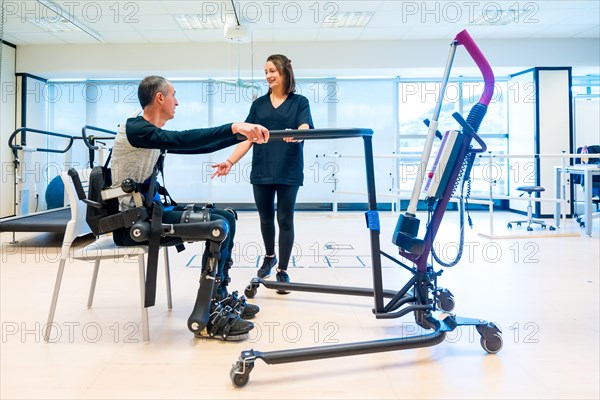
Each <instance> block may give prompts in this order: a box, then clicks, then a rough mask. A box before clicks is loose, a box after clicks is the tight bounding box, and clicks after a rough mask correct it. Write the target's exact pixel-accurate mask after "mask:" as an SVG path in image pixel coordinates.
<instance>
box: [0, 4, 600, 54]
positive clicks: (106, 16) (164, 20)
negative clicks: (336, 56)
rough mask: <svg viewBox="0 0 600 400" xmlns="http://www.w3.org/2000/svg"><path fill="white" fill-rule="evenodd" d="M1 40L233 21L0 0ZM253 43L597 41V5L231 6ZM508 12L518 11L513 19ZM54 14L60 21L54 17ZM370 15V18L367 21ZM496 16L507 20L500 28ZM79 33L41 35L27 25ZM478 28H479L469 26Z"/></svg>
mask: <svg viewBox="0 0 600 400" xmlns="http://www.w3.org/2000/svg"><path fill="white" fill-rule="evenodd" d="M0 3H2V4H3V11H4V21H5V23H4V24H3V26H2V29H0V34H3V40H5V41H7V42H10V43H12V44H15V45H31V44H88V43H89V44H97V43H118V44H123V43H199V42H220V41H223V40H225V38H224V29H223V28H214V29H202V30H189V29H183V28H182V27H181V26H180V25H179V24H178V23H177V21H176V19H175V17H176V16H177V15H181V14H188V15H200V16H204V17H199V18H205V17H206V16H208V15H211V16H217V17H218V18H219V19H223V20H224V19H225V18H226V15H229V17H228V18H231V17H232V16H233V8H232V5H231V2H230V1H229V0H213V1H192V0H187V1H168V0H137V1H132V0H127V1H116V0H110V1H84V0H78V1H73V0H69V1H46V0H39V1H32V0H0ZM235 4H236V12H237V15H238V17H239V20H240V23H241V25H243V26H247V27H248V28H249V30H250V32H251V34H252V40H253V41H254V42H268V41H283V42H289V41H306V42H310V41H357V40H419V39H447V38H448V37H453V36H454V34H456V32H457V28H460V29H462V28H465V27H466V28H468V29H469V32H470V33H471V34H472V35H476V36H477V37H478V38H493V39H503V38H513V39H514V38H527V39H538V38H539V39H542V38H543V39H549V38H567V39H571V38H572V39H581V38H596V39H600V21H599V20H600V1H598V0H591V1H554V0H546V1H544V0H541V1H540V0H538V1H522V2H520V1H514V0H511V1H489V2H488V1H481V2H479V1H391V0H387V1H386V0H383V1H365V0H363V1H316V0H307V1H304V0H301V1H299V0H296V1H277V0H253V1H245V0H239V1H235ZM511 9H513V10H514V9H518V10H520V11H521V13H520V14H519V15H515V14H514V11H509V10H511ZM336 12H363V13H364V12H369V13H370V14H369V15H370V20H369V22H368V24H367V25H366V26H365V27H342V28H330V27H324V26H323V21H324V20H325V18H326V17H328V16H329V17H330V16H332V15H333V13H336ZM57 13H59V14H62V17H61V16H59V15H58V14H57ZM371 13H372V14H371ZM501 16H505V17H506V16H508V17H509V18H508V20H507V21H506V22H507V23H506V24H503V21H502V20H501V18H500V17H501ZM61 19H62V20H63V25H72V24H71V23H70V22H66V23H65V21H64V20H68V21H72V22H73V23H75V24H77V25H79V26H80V28H82V29H84V30H86V31H87V33H86V32H84V31H81V30H77V31H70V32H62V31H58V32H49V31H47V30H45V29H44V28H42V27H40V26H38V25H36V24H34V22H36V21H38V22H39V21H42V22H47V23H49V24H50V25H52V24H56V23H57V22H60V20H61ZM478 20H480V21H481V22H483V23H484V24H483V25H477V24H476V22H477V21H478Z"/></svg>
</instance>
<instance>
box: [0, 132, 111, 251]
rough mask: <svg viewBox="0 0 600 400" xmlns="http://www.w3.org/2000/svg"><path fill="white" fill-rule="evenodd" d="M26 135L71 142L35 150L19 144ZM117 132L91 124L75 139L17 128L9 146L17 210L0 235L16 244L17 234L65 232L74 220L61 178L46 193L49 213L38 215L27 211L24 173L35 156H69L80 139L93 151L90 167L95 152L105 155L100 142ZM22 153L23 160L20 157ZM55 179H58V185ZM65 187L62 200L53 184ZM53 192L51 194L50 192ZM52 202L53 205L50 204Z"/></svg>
mask: <svg viewBox="0 0 600 400" xmlns="http://www.w3.org/2000/svg"><path fill="white" fill-rule="evenodd" d="M87 131H98V132H101V133H104V134H110V135H111V136H109V135H105V136H94V135H89V134H88V133H87ZM26 133H33V134H38V135H43V136H48V137H57V138H62V139H65V140H67V142H66V145H65V147H63V148H60V149H57V148H45V147H32V146H27V145H26V144H25V143H24V141H23V140H21V144H17V136H18V135H22V136H21V138H22V137H23V134H26ZM114 135H116V132H113V131H109V130H107V129H102V128H97V127H94V126H90V125H85V126H84V127H83V128H82V135H81V136H71V135H66V134H63V133H57V132H50V131H45V130H40V129H33V128H27V127H23V128H19V129H16V130H15V131H14V132H13V133H12V134H11V135H10V137H9V138H8V146H9V147H10V148H11V150H12V153H13V158H14V168H13V171H14V177H15V185H16V192H15V202H14V204H15V209H14V215H15V216H14V217H8V218H3V219H2V220H0V232H13V243H16V240H15V232H52V233H64V232H65V228H66V226H67V223H68V222H69V219H70V218H71V211H70V209H69V207H65V206H64V186H63V185H61V184H62V181H60V177H59V176H57V177H56V178H54V179H53V180H52V181H51V183H50V185H49V186H48V190H47V191H46V195H45V197H46V201H47V203H48V210H45V211H39V212H35V213H29V212H28V210H26V209H25V208H27V207H26V206H27V204H28V200H27V193H28V191H27V189H25V188H24V179H23V178H22V177H21V176H20V174H21V173H26V172H27V170H26V168H27V166H28V165H29V164H30V163H31V155H32V154H33V153H35V152H40V153H57V154H67V153H68V152H69V150H71V148H72V147H73V144H74V143H75V141H77V140H83V143H84V144H85V145H86V147H87V148H88V149H89V160H90V161H89V162H90V166H92V165H93V163H94V158H95V152H96V151H99V152H102V146H99V145H98V144H99V142H98V140H109V139H114ZM20 154H21V155H22V157H20ZM23 171H24V172H23ZM55 180H57V181H56V182H55ZM53 183H54V184H56V185H57V186H62V187H63V191H62V194H63V198H62V199H59V197H60V194H61V191H60V189H59V188H57V187H56V188H55V187H54V186H52V184H53ZM48 191H50V193H49V192H48ZM48 200H50V202H48ZM61 201H62V206H58V207H53V206H56V205H59V204H60V203H61Z"/></svg>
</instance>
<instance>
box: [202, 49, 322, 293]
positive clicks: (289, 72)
mask: <svg viewBox="0 0 600 400" xmlns="http://www.w3.org/2000/svg"><path fill="white" fill-rule="evenodd" d="M265 78H266V80H267V83H268V84H269V91H268V93H267V94H265V95H264V96H261V97H259V98H258V99H256V100H255V101H254V102H253V103H252V106H251V107H250V113H249V114H248V117H247V118H246V122H251V123H256V124H261V125H262V126H264V127H266V128H267V129H269V130H283V129H312V128H314V126H313V122H312V117H311V114H310V106H309V104H308V99H307V98H306V97H304V96H302V95H299V94H295V91H296V81H295V79H294V71H293V69H292V62H291V61H290V60H289V59H288V58H287V57H286V56H284V55H281V54H274V55H271V56H269V57H268V58H267V62H266V64H265ZM251 147H253V150H252V172H251V173H250V183H251V184H252V189H253V192H254V201H255V202H256V208H257V209H258V214H259V216H260V231H261V234H262V238H263V241H264V244H265V250H266V255H265V257H264V260H263V264H262V266H261V267H260V269H259V270H258V272H257V276H258V277H259V278H267V277H269V276H270V275H271V271H272V269H273V267H275V265H277V262H278V260H277V257H276V256H275V196H277V224H278V226H279V265H278V267H277V274H276V278H277V281H278V282H289V281H290V278H289V275H288V273H287V268H288V263H289V260H290V256H291V254H292V247H293V245H294V208H295V205H296V195H297V194H298V189H299V188H300V186H302V184H303V181H304V171H303V170H304V158H303V147H304V143H303V142H302V141H301V140H294V138H292V137H289V138H284V139H283V141H270V142H269V143H267V144H264V145H261V146H253V145H252V142H250V141H246V142H242V143H240V144H239V145H238V146H237V147H236V149H235V150H234V152H233V153H232V155H231V156H230V157H229V158H228V159H227V160H226V161H225V162H222V163H219V164H216V165H213V167H214V168H216V171H215V173H214V174H213V177H214V176H224V175H227V174H228V173H229V171H230V170H231V167H233V166H234V165H235V164H236V163H237V162H239V161H240V159H241V158H242V157H243V156H244V155H245V154H246V153H247V152H248V150H250V148H251ZM277 293H279V294H286V293H289V292H286V291H283V290H278V291H277Z"/></svg>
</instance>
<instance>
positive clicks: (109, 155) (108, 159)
mask: <svg viewBox="0 0 600 400" xmlns="http://www.w3.org/2000/svg"><path fill="white" fill-rule="evenodd" d="M112 151H113V149H112V147H111V149H110V151H109V152H108V158H107V159H106V162H105V163H104V168H108V164H110V159H111V157H112Z"/></svg>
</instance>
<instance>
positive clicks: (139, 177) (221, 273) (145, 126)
mask: <svg viewBox="0 0 600 400" xmlns="http://www.w3.org/2000/svg"><path fill="white" fill-rule="evenodd" d="M138 99H139V101H140V105H141V107H142V109H143V112H142V114H141V115H136V116H133V117H131V118H128V119H127V122H126V123H125V124H122V125H120V126H119V130H118V133H117V136H116V138H115V142H114V146H113V149H112V161H111V169H112V177H113V183H114V184H113V187H118V186H120V184H121V182H122V181H123V180H124V179H127V178H131V179H133V180H135V181H136V182H140V183H142V182H144V183H146V184H149V182H150V179H151V178H152V177H153V172H154V168H155V166H157V167H158V168H159V169H161V168H162V158H161V153H162V152H164V151H169V152H172V153H179V154H201V153H210V152H213V151H216V150H220V149H223V148H225V147H228V146H231V145H234V144H237V143H239V141H238V140H237V138H236V135H235V134H236V133H240V134H242V135H244V136H246V137H247V138H248V140H251V141H252V142H253V143H257V144H262V143H266V142H267V141H268V138H269V132H268V130H267V129H266V128H264V127H262V126H260V125H255V124H248V123H240V122H236V123H233V124H226V125H222V126H218V127H214V128H201V129H190V130H185V131H169V130H164V129H162V127H163V126H164V125H165V123H166V122H167V121H168V120H170V119H172V118H173V117H174V116H175V108H176V107H177V106H178V104H179V103H178V102H177V99H176V98H175V89H174V87H173V85H172V84H171V82H169V81H168V80H166V79H165V78H163V77H160V76H148V77H146V78H144V79H143V80H142V82H141V83H140V85H139V88H138ZM136 114H139V113H136ZM159 160H160V161H159ZM157 163H158V164H157ZM157 196H158V193H156V195H155V199H157V200H159V201H158V202H157V203H155V204H160V199H159V198H158V197H157ZM119 206H120V211H125V210H128V209H131V208H133V207H135V204H134V202H133V196H131V195H124V196H121V197H120V198H119ZM161 206H162V205H161ZM184 210H185V207H181V206H176V207H172V206H171V207H165V208H164V210H163V217H162V222H163V223H166V224H178V223H180V222H184V221H183V219H185V218H186V217H185V213H186V211H184ZM195 211H198V210H195ZM203 211H204V213H205V214H204V215H206V218H210V220H213V221H214V220H216V219H223V220H225V221H226V222H227V224H228V225H229V232H230V233H229V235H228V237H227V238H226V239H225V240H224V241H223V243H222V244H221V248H220V257H219V262H218V268H217V273H216V277H215V288H216V290H215V295H213V296H212V297H213V299H212V300H211V301H212V303H211V306H210V313H211V317H210V319H209V322H208V324H207V327H206V328H207V331H208V332H211V329H212V332H213V333H215V331H216V334H214V335H210V336H211V337H221V338H224V337H227V338H228V340H235V338H236V337H241V336H243V335H244V334H247V333H248V332H249V331H250V330H251V329H252V328H253V327H254V325H253V324H252V323H251V322H248V321H246V320H245V319H242V318H252V317H254V315H255V314H256V313H257V312H258V311H259V309H258V307H257V306H255V305H253V304H248V303H246V301H245V299H244V298H243V297H242V298H238V297H237V293H236V292H234V293H232V294H229V293H228V292H227V284H228V283H229V281H230V279H229V274H228V271H229V268H230V267H231V265H232V264H233V262H232V260H231V251H232V248H233V244H234V235H235V212H230V211H227V210H219V209H216V208H210V209H208V210H203ZM187 213H188V215H189V213H190V211H187ZM182 217H183V218H182ZM129 230H130V229H120V230H118V231H115V232H114V233H113V237H114V241H115V243H116V244H117V245H120V246H131V245H138V244H139V243H137V242H135V241H134V240H133V239H132V238H131V237H130V236H129ZM182 242H183V241H182V240H181V239H180V238H173V237H162V238H161V245H164V246H173V245H180V244H182ZM207 253H208V242H207V245H206V250H205V253H204V257H203V267H204V265H205V264H204V262H205V261H206V259H207V258H208V256H207ZM225 306H229V307H230V308H231V313H229V311H228V309H227V310H226V311H225V314H226V315H223V314H224V312H223V309H224V307H225ZM213 315H214V317H215V318H216V317H220V318H219V320H220V321H223V320H225V321H226V322H227V324H228V326H227V327H225V326H223V329H225V330H226V332H227V335H220V332H219V329H220V328H218V327H217V328H215V327H213V326H211V321H216V319H215V318H213ZM240 315H241V317H242V318H240ZM213 324H214V322H213Z"/></svg>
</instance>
